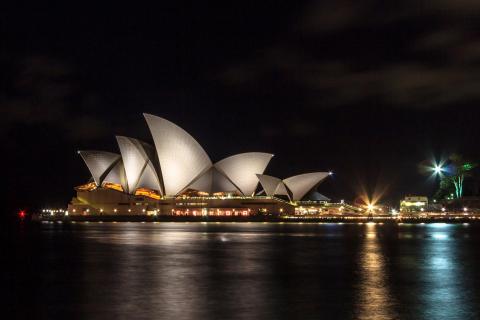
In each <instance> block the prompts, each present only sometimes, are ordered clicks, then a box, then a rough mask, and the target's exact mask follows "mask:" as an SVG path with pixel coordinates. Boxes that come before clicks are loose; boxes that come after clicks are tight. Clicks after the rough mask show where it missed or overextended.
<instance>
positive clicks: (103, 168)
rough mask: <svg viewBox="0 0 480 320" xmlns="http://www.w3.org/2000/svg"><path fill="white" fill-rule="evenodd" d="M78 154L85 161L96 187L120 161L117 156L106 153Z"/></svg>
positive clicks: (90, 151)
mask: <svg viewBox="0 0 480 320" xmlns="http://www.w3.org/2000/svg"><path fill="white" fill-rule="evenodd" d="M78 153H79V154H80V156H81V157H82V159H83V161H85V164H86V165H87V167H88V170H90V173H91V174H92V177H93V180H94V181H95V183H96V185H97V186H100V185H101V184H102V182H103V178H105V176H106V175H107V171H108V170H109V169H111V168H112V167H113V165H114V164H115V163H116V162H117V161H118V160H119V159H120V155H119V154H116V153H112V152H107V151H97V150H88V151H78Z"/></svg>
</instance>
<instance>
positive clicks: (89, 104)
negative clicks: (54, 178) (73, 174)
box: [0, 56, 105, 140]
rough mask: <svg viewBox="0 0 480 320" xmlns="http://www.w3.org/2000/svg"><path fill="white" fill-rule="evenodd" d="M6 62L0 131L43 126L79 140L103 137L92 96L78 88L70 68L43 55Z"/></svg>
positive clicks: (72, 70)
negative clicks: (7, 69)
mask: <svg viewBox="0 0 480 320" xmlns="http://www.w3.org/2000/svg"><path fill="white" fill-rule="evenodd" d="M9 62H10V63H11V64H10V65H9V67H10V72H9V73H8V74H5V75H4V76H5V77H8V78H9V81H8V83H9V86H5V87H3V88H2V90H1V91H0V105H1V108H0V117H1V120H0V121H1V122H2V126H1V130H3V131H8V130H10V129H13V128H17V129H18V128H22V127H24V126H46V127H53V128H55V129H59V130H61V131H62V132H63V133H64V134H65V135H67V136H69V137H71V138H73V139H79V138H81V139H83V140H89V139H95V138H98V137H101V136H102V135H103V134H105V131H104V130H103V129H102V128H103V126H101V125H99V123H98V122H99V120H98V119H97V118H96V117H95V109H96V107H97V106H98V104H97V101H96V98H95V97H94V94H93V93H89V92H88V90H87V91H86V90H85V88H81V85H80V82H79V80H78V78H77V77H78V74H77V73H76V72H75V70H74V69H73V68H72V67H71V66H70V65H68V64H67V63H64V62H61V61H58V60H56V59H52V58H49V57H46V56H29V57H24V58H19V59H13V61H12V60H10V61H9ZM6 63H7V61H2V64H6Z"/></svg>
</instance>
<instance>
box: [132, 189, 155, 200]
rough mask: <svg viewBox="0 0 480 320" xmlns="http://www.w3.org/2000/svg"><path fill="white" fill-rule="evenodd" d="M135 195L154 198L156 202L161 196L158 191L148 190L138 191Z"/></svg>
mask: <svg viewBox="0 0 480 320" xmlns="http://www.w3.org/2000/svg"><path fill="white" fill-rule="evenodd" d="M135 195H136V196H145V197H149V198H152V199H155V200H160V195H159V194H158V193H157V192H156V191H154V190H150V189H146V188H139V189H137V190H136V191H135Z"/></svg>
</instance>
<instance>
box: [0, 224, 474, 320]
mask: <svg viewBox="0 0 480 320" xmlns="http://www.w3.org/2000/svg"><path fill="white" fill-rule="evenodd" d="M8 237H9V240H8V241H7V242H8V246H9V248H8V252H7V254H3V255H2V257H3V258H2V264H3V267H4V268H5V270H6V272H2V283H3V285H2V291H3V293H4V294H5V298H3V303H4V304H5V308H6V310H7V311H9V314H11V316H10V317H9V318H12V316H14V317H15V318H28V319H31V318H44V319H175V320H176V319H479V318H480V286H479V285H480V281H479V274H480V225H474V224H424V225H420V224H417V225H413V224H403V225H387V224H384V225H382V224H339V223H336V224H334V223H332V224H328V223H327V224H325V223H324V224H280V223H208V224H206V223H203V224H202V223H156V224H154V223H116V224H115V223H103V224H100V223H77V224H72V225H66V224H63V225H62V224H59V223H50V224H48V223H47V224H42V225H40V226H36V227H35V226H30V227H25V228H22V227H19V228H18V230H16V231H15V232H13V234H12V233H11V234H10V235H9V236H8ZM5 308H4V310H5Z"/></svg>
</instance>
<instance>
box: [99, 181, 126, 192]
mask: <svg viewBox="0 0 480 320" xmlns="http://www.w3.org/2000/svg"><path fill="white" fill-rule="evenodd" d="M103 187H104V188H106V189H112V190H116V191H120V192H123V187H122V186H121V185H119V184H117V183H110V182H105V184H104V185H103Z"/></svg>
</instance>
